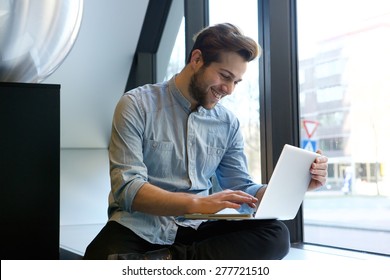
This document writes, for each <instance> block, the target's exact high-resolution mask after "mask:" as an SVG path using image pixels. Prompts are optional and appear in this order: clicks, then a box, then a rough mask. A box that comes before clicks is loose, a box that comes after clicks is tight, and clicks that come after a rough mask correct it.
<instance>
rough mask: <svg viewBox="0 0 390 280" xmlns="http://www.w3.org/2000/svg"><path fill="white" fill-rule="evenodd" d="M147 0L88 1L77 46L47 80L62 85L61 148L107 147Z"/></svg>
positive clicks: (85, 2) (46, 81)
mask: <svg viewBox="0 0 390 280" xmlns="http://www.w3.org/2000/svg"><path fill="white" fill-rule="evenodd" d="M147 5H148V0H114V1H112V0H111V1H110V0H84V12H83V19H82V23H81V27H80V32H79V35H78V38H77V40H76V43H75V45H74V46H73V49H72V50H71V52H70V53H69V55H68V57H67V58H66V59H65V61H64V62H63V63H62V65H61V66H60V67H59V68H58V69H57V71H56V72H54V73H53V74H52V75H51V76H50V77H49V78H47V79H46V80H45V81H44V82H45V83H55V84H61V147H62V148H107V146H108V140H109V135H110V129H111V120H112V113H113V110H114V107H115V105H116V102H117V101H118V99H119V97H120V96H121V95H122V93H123V91H124V89H125V86H126V82H127V78H128V74H129V71H130V67H131V63H132V60H133V57H134V53H135V49H136V46H137V43H138V38H139V35H140V32H141V27H142V24H143V20H144V16H145V12H146V8H147Z"/></svg>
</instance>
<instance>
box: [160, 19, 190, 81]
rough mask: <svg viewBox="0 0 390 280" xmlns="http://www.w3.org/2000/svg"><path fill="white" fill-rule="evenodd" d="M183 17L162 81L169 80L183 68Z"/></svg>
mask: <svg viewBox="0 0 390 280" xmlns="http://www.w3.org/2000/svg"><path fill="white" fill-rule="evenodd" d="M184 26H185V22H184V17H183V18H182V20H181V24H180V28H179V32H178V33H177V36H176V41H175V45H174V47H173V50H172V53H171V56H170V59H169V63H168V67H167V71H166V75H165V78H164V80H169V79H170V78H172V76H173V75H176V74H177V73H179V72H180V71H181V70H182V69H183V67H184V66H185V48H186V47H185V32H184Z"/></svg>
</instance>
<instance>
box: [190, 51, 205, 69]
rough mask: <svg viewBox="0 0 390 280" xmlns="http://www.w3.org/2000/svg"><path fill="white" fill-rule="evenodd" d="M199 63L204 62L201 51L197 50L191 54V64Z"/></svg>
mask: <svg viewBox="0 0 390 280" xmlns="http://www.w3.org/2000/svg"><path fill="white" fill-rule="evenodd" d="M199 62H203V58H202V52H201V51H200V50H199V49H195V50H193V51H192V54H191V63H195V65H196V64H198V63H199Z"/></svg>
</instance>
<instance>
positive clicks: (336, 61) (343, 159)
mask: <svg viewBox="0 0 390 280" xmlns="http://www.w3.org/2000/svg"><path fill="white" fill-rule="evenodd" d="M297 18H298V46H299V79H300V113H301V115H300V118H301V120H302V122H301V124H302V125H301V145H302V146H303V147H305V148H307V149H317V148H320V149H321V150H323V152H324V153H325V154H326V155H327V156H328V157H329V170H328V175H329V180H328V183H327V185H326V186H324V187H323V188H322V189H320V190H319V191H316V192H313V193H309V194H308V195H307V197H306V199H305V203H304V220H305V229H304V230H305V241H306V242H309V243H318V244H324V245H331V246H336V247H344V248H350V249H356V250H363V251H370V252H377V253H384V254H390V152H389V149H388V147H387V146H388V142H389V140H390V125H389V120H390V98H388V95H389V93H390V71H388V67H389V65H390V53H389V49H390V2H389V1H387V0H382V1H381V0H373V1H370V3H369V5H367V2H365V1H352V0H351V1H347V0H345V1H336V0H332V1H325V0H298V1H297ZM313 123H316V124H317V125H316V126H315V128H314V127H313V125H310V124H313ZM314 129H315V130H314Z"/></svg>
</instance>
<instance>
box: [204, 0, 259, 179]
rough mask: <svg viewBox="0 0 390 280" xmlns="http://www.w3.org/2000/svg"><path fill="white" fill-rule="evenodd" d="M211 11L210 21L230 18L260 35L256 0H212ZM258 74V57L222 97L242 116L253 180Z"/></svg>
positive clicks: (256, 171)
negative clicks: (231, 92)
mask: <svg viewBox="0 0 390 280" xmlns="http://www.w3.org/2000/svg"><path fill="white" fill-rule="evenodd" d="M221 7H222V8H221ZM209 15H210V19H209V22H210V25H213V24H216V23H224V22H230V23H232V24H235V25H236V26H238V27H239V28H240V29H241V30H242V32H243V33H244V34H245V35H247V36H249V37H251V38H253V39H255V40H256V38H257V37H258V30H257V26H258V18H257V0H248V1H245V5H242V4H241V2H239V1H237V0H209ZM258 77H259V65H258V61H257V60H255V61H251V62H250V63H248V67H247V71H246V72H245V75H244V77H243V81H242V82H240V83H239V84H238V85H237V86H236V88H235V90H234V92H233V94H232V95H230V96H228V97H225V98H224V99H223V100H222V104H224V106H226V107H227V108H229V109H230V110H232V111H233V112H234V113H235V114H236V115H237V117H238V118H239V119H240V123H241V128H242V132H243V134H244V139H245V147H246V150H245V153H246V155H247V157H248V165H249V170H250V173H251V175H252V176H253V178H254V180H255V181H256V182H261V181H260V179H261V169H260V117H259V78H258Z"/></svg>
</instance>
